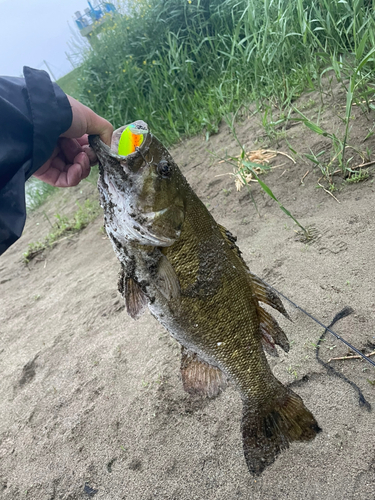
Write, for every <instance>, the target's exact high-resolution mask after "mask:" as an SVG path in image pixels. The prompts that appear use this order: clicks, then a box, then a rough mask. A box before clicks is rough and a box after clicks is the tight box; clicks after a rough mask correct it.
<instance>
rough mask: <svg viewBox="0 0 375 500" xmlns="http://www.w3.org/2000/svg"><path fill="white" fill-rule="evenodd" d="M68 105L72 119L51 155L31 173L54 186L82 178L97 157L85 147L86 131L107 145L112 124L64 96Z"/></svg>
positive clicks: (74, 184) (88, 171) (72, 183)
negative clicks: (98, 137)
mask: <svg viewBox="0 0 375 500" xmlns="http://www.w3.org/2000/svg"><path fill="white" fill-rule="evenodd" d="M67 97H68V100H69V103H70V105H71V107H72V113H73V119H72V124H71V126H70V128H69V129H68V130H67V131H66V132H64V133H63V134H62V135H61V136H60V138H59V140H58V143H57V146H56V148H55V149H54V151H53V153H52V155H51V157H50V158H49V159H48V160H47V161H46V163H44V165H42V166H41V167H40V168H39V169H38V170H37V171H36V172H35V173H34V176H35V177H37V178H38V179H40V180H42V181H44V182H46V183H47V184H51V185H52V186H56V187H72V186H76V185H77V184H78V183H79V182H80V181H81V180H82V179H85V178H86V177H87V176H88V175H89V173H90V168H91V167H92V166H93V165H95V164H96V162H97V158H96V155H95V153H94V151H93V150H92V149H91V148H90V147H89V144H88V135H87V134H98V135H99V136H100V138H101V139H102V141H103V142H105V143H106V144H108V145H110V144H111V137H112V132H113V127H112V125H111V124H110V123H109V122H108V121H107V120H105V119H104V118H102V117H100V116H98V115H97V114H96V113H94V112H93V111H92V110H91V109H90V108H88V107H87V106H84V105H83V104H81V103H80V102H78V101H76V100H75V99H73V97H70V96H67Z"/></svg>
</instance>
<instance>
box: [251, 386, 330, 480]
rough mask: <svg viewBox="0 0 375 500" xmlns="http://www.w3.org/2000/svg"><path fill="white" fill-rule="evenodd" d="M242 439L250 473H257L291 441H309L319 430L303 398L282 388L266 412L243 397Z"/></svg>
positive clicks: (270, 462) (271, 461)
mask: <svg viewBox="0 0 375 500" xmlns="http://www.w3.org/2000/svg"><path fill="white" fill-rule="evenodd" d="M241 430H242V439H243V448H244V454H245V459H246V462H247V466H248V468H249V471H250V473H252V474H254V475H259V474H261V473H262V472H263V470H264V469H265V468H266V467H267V466H268V465H270V464H272V463H273V462H274V461H275V459H276V457H277V455H278V454H279V453H280V452H281V450H282V449H285V448H288V447H289V443H291V442H292V441H310V440H312V439H314V437H315V436H316V434H317V433H318V432H320V431H321V429H320V427H319V426H318V424H317V422H316V420H315V418H314V416H313V415H312V413H311V412H310V411H309V410H308V409H307V408H306V407H305V405H304V404H303V402H302V399H301V398H300V397H299V396H297V394H295V393H294V392H292V391H291V390H290V389H286V388H285V387H283V396H282V397H280V398H278V399H277V400H276V401H275V404H274V406H273V407H272V408H270V407H268V410H267V411H266V412H263V413H262V412H260V411H259V408H258V409H254V407H253V406H252V405H250V404H249V402H248V401H246V400H244V406H243V415H242V425H241Z"/></svg>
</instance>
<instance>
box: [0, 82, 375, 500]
mask: <svg viewBox="0 0 375 500" xmlns="http://www.w3.org/2000/svg"><path fill="white" fill-rule="evenodd" d="M314 99H315V100H316V101H317V102H318V99H319V98H318V95H317V94H315V93H312V94H310V95H307V96H305V97H304V100H303V99H300V101H299V106H302V105H303V103H306V106H307V105H308V103H311V102H312V100H314ZM326 99H327V102H326V105H325V107H324V109H323V112H322V114H321V117H322V122H321V125H322V126H324V127H326V128H329V129H330V130H333V131H335V132H336V130H337V127H339V126H340V123H341V122H340V119H339V117H338V115H340V114H341V113H342V114H343V113H344V111H343V109H344V108H343V104H345V99H344V96H341V95H340V91H339V90H336V92H335V93H333V96H331V97H329V96H328V97H327V98H326ZM314 113H315V115H316V110H315V111H314V109H310V110H308V111H306V114H308V115H309V116H314ZM373 114H374V112H372V114H371V115H370V117H369V120H367V118H365V117H364V116H363V115H362V114H361V113H360V112H359V110H357V111H356V112H355V113H354V114H353V121H352V130H351V136H350V141H349V142H350V143H351V144H353V145H356V146H357V147H359V148H361V149H363V150H365V148H366V146H367V147H369V148H372V149H374V147H375V136H371V137H370V138H369V139H368V140H367V141H366V143H364V144H363V139H364V138H365V137H366V135H367V133H368V130H369V128H370V127H371V126H372V123H373V120H374V116H373ZM260 119H261V117H259V115H258V116H255V117H253V118H251V119H250V118H247V117H246V116H245V117H244V119H243V121H242V122H241V123H239V124H238V125H237V127H236V128H237V133H238V137H239V140H240V141H241V142H242V143H244V144H245V145H246V148H247V149H257V148H258V147H261V146H262V145H264V144H266V145H268V146H272V148H273V149H275V148H277V149H280V150H281V151H286V152H288V151H289V150H288V148H287V146H286V142H285V134H281V135H279V136H276V137H274V138H273V139H272V138H271V139H270V138H269V137H265V136H264V129H262V127H261V126H260ZM276 132H277V131H276ZM286 137H287V139H288V142H289V143H290V144H291V145H292V146H293V147H294V149H296V150H297V151H298V153H300V154H301V155H302V154H303V153H304V152H306V153H308V152H309V149H310V148H312V149H313V150H314V151H315V152H318V151H319V150H320V149H324V148H326V150H327V153H328V152H329V142H328V141H325V140H322V138H321V137H320V136H317V135H314V134H313V133H312V132H311V131H308V130H307V129H306V128H305V127H304V126H303V125H302V124H298V125H297V126H295V127H292V128H290V129H289V130H287V131H286ZM320 143H321V144H320ZM208 151H215V152H217V153H218V154H219V155H220V156H224V155H225V154H226V152H227V153H229V154H239V152H240V151H239V148H238V145H237V144H236V141H235V140H234V138H233V136H232V135H231V134H230V131H229V129H228V127H227V126H226V125H222V127H221V128H220V132H219V134H217V135H214V136H212V137H211V138H210V140H209V141H208V142H206V140H205V138H204V137H203V136H202V137H197V138H194V139H189V140H188V141H185V142H183V143H181V144H179V145H178V146H177V147H175V148H173V149H172V150H171V152H172V154H173V155H174V158H175V160H176V162H177V163H178V164H179V165H180V167H181V170H182V171H183V173H184V175H185V176H186V177H187V179H188V180H189V182H190V183H191V185H192V186H193V188H194V189H195V190H196V192H197V194H198V195H199V196H200V197H201V199H202V200H203V201H204V202H205V203H207V204H208V207H209V210H210V211H211V212H212V214H213V216H214V217H215V218H216V220H217V221H218V222H219V223H220V224H223V225H224V226H225V227H227V228H228V229H229V230H230V231H231V232H233V233H234V234H236V235H237V236H238V245H239V247H240V249H241V250H242V252H243V256H244V258H245V260H246V262H247V263H248V265H249V267H250V269H251V270H252V271H253V272H254V273H255V274H257V275H258V276H260V277H262V278H264V279H265V280H266V281H267V282H268V283H270V284H271V285H273V286H275V287H276V288H277V289H278V290H280V291H281V292H282V293H284V294H285V295H287V296H288V297H290V298H291V299H292V300H293V301H295V302H296V303H297V304H299V305H300V306H301V307H304V308H305V309H306V310H307V311H308V312H310V313H312V314H314V315H315V316H316V317H317V318H318V319H320V320H321V321H323V322H324V323H326V324H328V323H329V322H330V321H331V320H332V318H333V316H334V315H335V314H336V313H337V312H338V311H339V310H340V309H342V308H343V307H344V306H351V307H352V308H353V309H354V313H353V314H352V315H351V316H349V317H348V318H345V319H343V320H342V321H340V322H339V323H338V324H337V325H336V326H335V330H336V331H337V333H339V334H340V335H342V336H343V337H344V338H345V339H346V340H348V341H349V342H351V343H352V344H354V345H355V346H356V347H357V348H359V349H363V350H365V351H366V352H370V351H373V350H374V349H375V294H374V287H375V252H374V243H375V197H374V184H373V183H372V178H371V177H370V179H369V180H367V181H366V182H362V183H359V184H355V185H345V184H341V185H340V181H339V180H338V181H336V182H337V185H338V186H339V187H340V190H339V191H337V192H335V193H334V195H335V196H336V197H337V199H338V200H339V201H340V203H338V202H337V201H335V199H334V198H333V197H331V196H330V195H329V194H327V193H326V192H324V191H323V189H320V188H319V189H317V181H318V179H319V177H320V173H319V172H318V170H317V169H316V170H313V167H312V164H311V163H308V162H307V160H304V159H303V157H302V158H301V159H297V163H296V164H293V163H292V162H291V161H290V160H289V159H288V158H286V157H281V156H278V157H277V158H275V159H274V160H272V162H271V164H272V165H275V166H278V168H275V169H273V170H272V171H271V173H270V174H268V175H267V176H265V177H263V179H264V180H265V181H266V182H267V184H268V185H269V186H270V187H271V188H272V189H273V191H274V193H275V195H276V196H277V197H278V198H279V199H280V200H281V201H282V203H283V204H284V205H285V207H287V208H288V209H289V210H290V211H291V212H292V213H293V214H294V215H295V216H296V217H297V218H298V219H299V220H300V222H301V223H302V224H303V225H305V226H313V227H314V228H315V237H314V239H313V241H312V242H311V243H309V244H306V243H305V242H302V241H299V239H298V235H297V234H296V232H295V229H296V226H295V225H294V224H293V222H292V221H291V219H289V218H287V217H286V215H285V214H284V213H283V212H282V211H281V210H280V209H279V207H278V206H277V204H276V203H275V202H274V201H272V200H271V199H270V198H269V197H268V196H267V195H266V194H264V193H263V192H262V191H261V190H260V189H259V186H257V185H255V184H254V185H252V186H251V188H252V192H253V195H254V198H255V201H256V203H257V207H258V210H259V213H260V216H259V215H258V214H257V212H256V210H255V208H254V205H253V203H252V201H251V199H250V196H249V194H248V192H247V190H246V189H243V190H242V191H240V192H237V191H236V190H235V187H234V183H233V178H232V177H231V176H229V175H224V176H218V175H220V174H224V173H228V172H231V171H232V167H231V166H229V165H227V164H225V163H218V162H219V160H218V159H215V158H213V157H212V155H210V153H209V152H208ZM280 165H281V166H280ZM307 170H310V173H309V174H308V175H307V177H305V179H304V182H303V183H301V178H302V177H303V176H304V174H305V172H306V171H307ZM370 173H371V171H370ZM321 182H323V181H321ZM325 185H326V184H325ZM92 192H95V188H94V187H93V186H92V185H91V184H89V183H83V184H81V186H79V187H77V188H76V189H72V190H69V191H65V192H63V191H61V192H59V194H58V195H57V196H55V197H54V198H53V199H51V200H50V201H49V202H48V203H47V204H46V205H45V206H44V207H41V208H40V209H39V210H38V211H37V212H35V213H34V214H32V215H31V216H30V217H29V219H28V222H27V226H26V229H25V232H24V235H23V237H22V238H21V240H19V241H18V242H17V243H16V244H15V245H13V247H11V248H10V249H9V250H8V251H7V252H6V253H5V254H4V255H3V256H2V257H1V260H0V284H1V307H0V373H1V379H0V498H1V499H4V500H18V499H29V500H57V499H59V500H76V499H77V500H78V499H85V498H95V500H103V499H106V500H120V499H124V500H151V499H159V500H234V499H254V500H255V499H261V500H273V499H275V500H276V499H277V500H284V499H288V500H301V499H304V500H313V499H314V500H315V499H316V500H318V499H319V500H320V499H325V500H331V499H332V500H333V499H347V500H351V499H361V500H371V499H374V498H375V441H374V429H375V418H374V413H373V412H369V411H367V410H366V408H364V407H361V406H360V405H359V402H358V395H357V394H356V392H355V390H354V389H353V387H351V386H350V385H349V384H348V383H346V382H345V381H344V380H341V379H339V378H337V377H335V376H332V375H330V374H329V373H327V370H326V369H325V368H324V367H323V366H321V365H319V364H318V363H317V361H316V359H315V348H314V344H316V342H317V340H318V338H319V336H320V335H321V333H322V328H321V327H319V326H318V325H317V324H315V323H314V322H312V321H311V320H310V319H309V318H307V317H306V316H305V315H304V314H302V313H301V312H300V311H298V310H296V309H294V308H293V307H292V306H290V304H288V303H285V306H286V308H287V310H288V312H289V314H290V315H291V317H292V319H293V322H292V323H289V322H288V321H287V320H285V319H284V318H282V317H280V315H279V314H277V313H275V316H277V318H278V320H279V322H280V324H281V325H282V327H283V328H284V330H285V332H286V333H287V335H288V338H289V341H290V342H291V344H292V347H291V350H290V352H289V354H285V353H283V352H282V351H281V350H279V353H280V357H279V358H273V359H271V360H270V363H271V366H272V368H273V370H274V373H275V375H276V376H277V377H278V378H279V379H280V380H281V381H282V382H283V383H284V384H292V385H293V386H294V387H293V390H295V391H296V392H297V393H298V394H299V395H300V396H301V397H302V398H303V400H304V402H305V404H306V406H307V407H308V408H309V409H310V410H311V411H312V412H313V413H314V415H315V417H316V418H317V420H318V422H319V424H320V426H321V427H322V429H323V432H321V433H320V434H319V435H318V437H317V438H316V439H315V440H314V441H313V442H311V443H308V444H303V443H302V444H300V443H298V444H292V445H291V447H290V448H289V450H286V451H284V452H283V453H282V454H281V455H280V456H279V458H278V459H277V460H276V461H275V463H274V464H273V465H271V466H270V467H269V468H267V470H266V471H265V472H264V473H263V474H262V476H261V477H259V478H256V479H254V478H253V477H251V476H250V474H249V473H248V471H247V467H246V464H245V460H244V457H243V452H242V443H241V436H240V418H241V400H240V397H239V394H238V392H237V391H236V389H235V388H234V387H233V386H230V387H229V388H228V389H227V390H226V391H225V392H224V393H222V394H221V395H220V396H219V397H217V398H216V399H213V400H207V399H200V398H198V397H191V396H189V395H188V394H186V393H184V391H183V389H182V384H181V380H180V375H179V363H180V348H179V346H178V344H177V343H176V342H175V341H174V340H172V339H171V338H170V336H169V334H168V333H167V332H166V331H165V330H164V329H163V328H162V327H161V326H160V325H159V324H158V323H157V322H156V320H155V319H154V318H153V317H152V316H151V315H150V314H149V313H145V314H144V315H143V316H142V317H141V318H140V319H139V320H138V321H133V320H132V319H131V318H130V317H128V316H127V314H126V311H125V308H124V304H123V301H122V299H121V297H120V295H119V294H118V292H117V288H116V286H117V275H118V271H119V265H118V262H117V260H116V258H115V255H114V253H113V251H112V247H111V245H110V242H109V240H108V239H107V238H105V236H104V234H103V232H102V231H101V226H102V218H101V217H99V218H98V219H97V220H96V221H95V222H93V223H92V224H90V225H89V226H88V227H87V228H86V229H84V230H83V231H82V232H81V233H80V234H77V235H75V236H73V237H71V238H66V239H64V240H62V241H61V242H59V243H57V244H56V245H55V246H54V248H53V249H52V250H51V251H48V252H45V253H44V254H42V255H40V256H38V257H37V258H36V259H35V260H33V261H31V262H30V264H29V266H25V265H24V264H23V263H22V261H21V259H22V253H23V252H24V251H25V250H26V247H27V244H28V243H29V242H30V241H37V240H38V239H39V240H40V239H42V238H43V237H44V236H45V235H46V234H47V233H48V231H49V224H48V221H47V220H46V218H45V217H44V215H43V213H44V212H45V213H47V215H48V216H49V217H50V218H53V215H54V214H56V213H61V212H66V213H69V211H70V212H71V211H72V210H73V209H74V203H75V201H76V200H83V199H85V197H86V196H87V195H88V194H90V193H92ZM347 351H348V349H347V348H346V347H345V346H344V345H343V344H342V343H341V342H339V341H338V340H335V339H334V338H333V337H332V336H331V335H327V339H326V341H325V342H324V344H323V347H322V357H323V358H324V359H325V360H328V359H329V358H330V357H333V356H344V355H345V354H346V353H347ZM373 359H375V357H374V358H373ZM331 364H333V366H334V367H335V369H337V370H338V371H340V372H341V373H342V374H344V375H345V376H346V377H347V378H349V379H350V380H351V381H353V382H355V383H356V384H357V385H358V386H359V387H360V388H361V389H362V391H363V394H364V396H365V397H366V398H367V400H368V401H369V402H370V403H371V404H372V405H373V407H375V385H372V384H371V383H370V382H369V381H374V380H375V370H374V369H373V368H372V367H371V366H370V365H368V364H366V363H364V362H361V361H358V360H357V361H355V360H351V361H336V362H333V363H331Z"/></svg>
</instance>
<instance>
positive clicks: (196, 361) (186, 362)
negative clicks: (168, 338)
mask: <svg viewBox="0 0 375 500" xmlns="http://www.w3.org/2000/svg"><path fill="white" fill-rule="evenodd" d="M181 376H182V384H183V387H184V390H185V391H186V392H188V393H189V394H198V395H200V396H206V397H208V398H213V397H215V396H217V395H218V394H219V393H220V392H221V391H223V390H224V389H225V388H226V386H227V377H226V376H225V375H224V373H223V372H222V371H221V370H220V369H219V368H216V367H215V366H212V365H210V364H209V363H206V362H205V361H203V360H202V359H200V358H199V356H198V355H197V354H195V353H193V352H191V351H189V350H188V349H186V348H185V347H182V349H181Z"/></svg>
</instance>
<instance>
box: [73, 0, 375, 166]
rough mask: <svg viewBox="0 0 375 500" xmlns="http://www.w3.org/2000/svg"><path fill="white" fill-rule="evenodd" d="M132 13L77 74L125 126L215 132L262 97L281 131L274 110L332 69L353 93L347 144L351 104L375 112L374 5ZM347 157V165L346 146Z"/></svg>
mask: <svg viewBox="0 0 375 500" xmlns="http://www.w3.org/2000/svg"><path fill="white" fill-rule="evenodd" d="M123 14H124V15H121V16H118V17H115V18H113V24H112V25H110V24H108V25H107V26H106V27H105V28H104V29H103V31H102V33H101V35H100V39H98V40H96V41H94V42H93V44H92V50H90V51H87V53H86V54H85V61H84V64H83V66H82V68H81V74H80V75H79V77H78V78H77V82H78V86H79V93H80V99H81V100H84V101H85V102H86V103H87V104H89V105H90V107H92V108H94V109H95V111H97V112H98V113H99V114H101V115H103V116H105V117H106V118H108V119H109V120H110V121H111V122H112V123H113V124H114V125H115V126H120V125H123V124H125V123H129V122H131V121H134V120H135V119H139V118H143V119H144V120H145V121H147V122H148V124H149V126H150V128H151V129H152V130H153V132H154V133H155V134H156V135H157V136H158V137H159V138H160V139H161V140H162V141H164V142H165V143H166V144H170V143H173V142H175V141H176V140H178V139H179V137H181V136H182V135H186V134H187V135H192V134H195V133H197V132H200V131H201V130H205V131H206V135H207V136H208V135H210V134H212V133H215V132H216V131H217V129H218V124H219V123H220V120H221V118H222V117H223V116H224V115H225V114H226V113H233V114H236V113H237V112H238V109H239V108H240V107H241V106H243V105H244V106H245V107H246V106H248V105H249V103H250V102H252V101H257V102H258V106H257V107H258V109H259V110H260V109H262V110H263V113H264V115H263V122H264V126H265V129H266V133H267V134H268V135H270V136H273V135H274V133H275V125H276V124H277V120H276V121H274V120H273V118H272V112H271V111H272V108H277V109H278V110H281V111H282V110H285V109H286V108H287V107H288V106H290V104H291V103H292V102H293V101H294V100H295V98H296V97H297V96H299V95H300V94H301V92H302V91H303V90H304V89H306V88H308V89H314V87H315V86H316V85H317V84H316V82H320V81H321V79H322V78H323V77H324V76H326V75H327V74H328V71H330V72H331V73H332V72H333V73H334V75H335V76H336V78H337V79H339V81H341V82H342V84H343V86H344V87H345V88H346V91H347V95H348V99H347V107H346V114H345V125H346V128H345V133H344V136H343V137H341V138H340V140H341V143H342V144H343V145H345V144H346V142H347V137H348V134H349V119H350V110H351V104H352V103H353V102H354V101H355V102H358V103H359V102H362V101H363V102H364V104H363V105H362V106H364V107H365V108H367V109H370V108H371V99H370V97H371V83H370V82H371V81H372V80H373V78H372V74H373V71H374V68H373V64H372V59H371V58H372V50H373V45H374V35H373V33H374V25H375V20H374V18H373V16H372V5H371V2H363V0H350V1H340V2H329V1H327V0H322V1H321V2H304V1H303V0H279V1H278V2H274V1H272V0H264V1H260V0H246V1H245V0H239V1H237V2H233V0H210V1H208V0H201V1H196V2H195V1H193V2H187V1H186V0H165V1H163V2H160V1H159V0H150V1H148V2H135V1H130V2H126V11H125V10H124V12H123ZM353 68H354V69H353ZM348 77H349V78H351V79H350V81H349V84H347V79H348ZM330 78H332V77H330ZM318 85H319V83H318ZM309 105H312V103H310V104H309V103H307V104H306V105H305V107H304V109H305V110H306V109H309ZM281 114H282V113H281ZM341 156H342V160H341V162H342V164H343V165H345V148H344V149H343V151H342V155H341Z"/></svg>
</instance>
